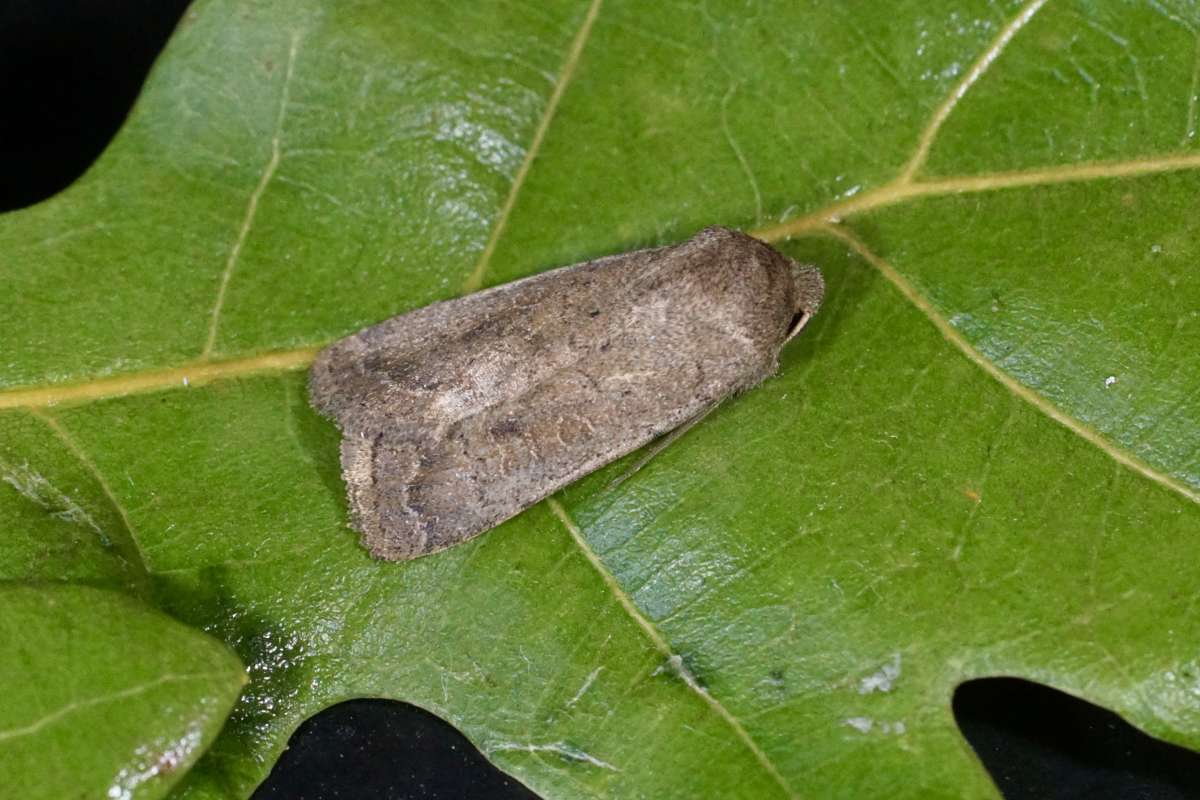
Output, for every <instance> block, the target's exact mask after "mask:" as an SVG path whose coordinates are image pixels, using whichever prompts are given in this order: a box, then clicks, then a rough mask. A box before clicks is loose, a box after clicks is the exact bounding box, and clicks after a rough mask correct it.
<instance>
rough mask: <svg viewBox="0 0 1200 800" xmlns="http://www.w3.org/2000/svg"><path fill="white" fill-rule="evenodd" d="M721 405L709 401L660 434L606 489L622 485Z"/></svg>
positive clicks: (610, 489)
mask: <svg viewBox="0 0 1200 800" xmlns="http://www.w3.org/2000/svg"><path fill="white" fill-rule="evenodd" d="M719 405H720V403H719V402H715V403H709V404H708V405H707V406H705V407H704V408H702V409H700V410H699V411H698V412H696V414H695V415H693V416H691V417H689V418H688V419H685V420H684V421H683V422H681V423H679V426H678V427H676V428H673V429H672V430H670V431H668V432H667V433H664V434H663V435H662V436H660V437H659V438H658V439H656V440H655V441H654V442H653V443H651V445H650V446H649V447H648V448H647V449H646V452H645V453H644V454H643V455H642V457H641V458H639V459H638V460H637V461H635V462H634V463H633V465H632V466H630V467H629V469H627V470H625V471H624V472H622V473H621V474H620V475H618V476H617V477H615V478H613V479H612V481H611V482H610V483H609V484H608V486H606V487H604V491H606V492H610V491H612V490H613V489H616V488H617V487H618V486H620V485H621V484H622V483H624V482H625V481H627V480H628V479H630V478H632V477H633V476H634V474H636V473H637V471H638V470H640V469H641V468H642V467H644V466H646V465H647V464H649V463H650V461H651V459H653V458H654V457H655V456H657V455H658V454H659V453H661V452H662V451H663V450H666V449H667V448H668V447H670V446H671V445H672V444H673V443H674V442H675V440H676V439H678V438H679V437H680V436H683V435H684V434H685V433H687V432H688V431H689V430H691V429H692V426H694V425H695V424H696V423H697V422H699V421H700V420H702V419H704V418H705V417H707V416H708V415H709V414H710V413H711V412H712V410H713V409H714V408H716V407H717V406H719Z"/></svg>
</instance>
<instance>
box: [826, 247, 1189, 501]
mask: <svg viewBox="0 0 1200 800" xmlns="http://www.w3.org/2000/svg"><path fill="white" fill-rule="evenodd" d="M818 230H819V232H820V233H824V234H826V235H828V236H831V237H833V238H835V239H839V240H841V241H842V242H844V243H845V244H847V245H849V247H850V248H851V249H852V250H854V252H856V253H858V255H859V256H861V257H862V258H863V260H865V261H866V262H867V263H869V264H870V265H871V266H873V267H875V269H876V270H878V271H879V273H880V274H881V275H882V276H883V277H884V278H886V279H887V280H888V281H889V282H890V283H891V284H892V285H893V286H895V287H896V288H897V289H898V290H899V291H900V293H901V294H902V295H904V297H905V298H906V299H908V301H909V302H911V303H912V304H913V305H914V306H916V308H917V310H918V311H920V312H921V313H922V314H924V315H925V317H927V318H928V319H929V321H930V322H932V323H933V326H934V327H935V328H937V329H938V332H939V333H941V334H942V336H943V337H944V338H945V339H946V341H948V342H949V343H950V344H952V345H954V346H955V347H956V348H958V350H959V351H961V352H962V353H963V355H965V356H966V357H967V358H968V359H970V360H971V361H973V362H975V364H976V365H977V366H979V367H980V368H981V369H982V370H983V371H984V372H986V373H987V374H988V375H990V376H992V377H993V378H995V379H996V380H997V381H999V382H1000V384H1001V385H1002V386H1004V388H1006V389H1008V390H1009V391H1010V392H1012V393H1013V394H1014V395H1016V396H1017V397H1019V398H1020V399H1022V400H1024V401H1025V402H1027V403H1029V404H1030V405H1032V406H1033V407H1034V408H1036V409H1038V410H1039V411H1041V412H1042V413H1043V414H1045V415H1046V416H1047V417H1049V418H1050V419H1052V420H1054V421H1055V422H1057V423H1059V424H1060V425H1062V426H1063V427H1065V428H1066V429H1067V430H1069V431H1071V432H1072V433H1074V434H1076V435H1077V436H1079V437H1080V438H1082V439H1083V440H1085V441H1087V442H1089V443H1090V444H1092V445H1093V446H1095V447H1097V448H1099V449H1100V450H1102V451H1103V452H1105V453H1107V454H1108V455H1109V457H1111V458H1112V459H1113V460H1114V461H1116V462H1117V463H1119V464H1121V465H1123V466H1125V467H1127V468H1128V469H1130V470H1132V471H1133V472H1136V473H1138V474H1140V475H1142V476H1143V477H1145V478H1148V479H1149V480H1151V481H1153V482H1155V483H1157V484H1159V485H1161V486H1163V487H1165V488H1167V489H1170V490H1171V491H1173V492H1176V493H1177V494H1180V495H1182V496H1183V497H1185V498H1187V499H1188V500H1191V501H1192V502H1193V503H1200V492H1198V491H1196V490H1195V489H1193V488H1191V487H1190V486H1187V485H1186V484H1184V483H1183V482H1181V481H1179V480H1177V479H1176V478H1173V477H1171V476H1170V475H1167V474H1166V473H1163V472H1160V471H1158V470H1156V469H1155V468H1154V467H1152V466H1150V465H1149V464H1147V463H1146V462H1145V461H1143V460H1142V459H1140V458H1138V457H1137V456H1135V455H1134V454H1133V453H1130V452H1129V451H1128V450H1125V449H1124V448H1122V447H1119V446H1117V445H1116V444H1114V443H1112V442H1110V441H1109V440H1108V439H1106V438H1104V437H1103V436H1102V435H1101V434H1100V433H1098V432H1097V431H1096V430H1094V429H1093V428H1091V427H1090V426H1089V425H1087V424H1085V423H1084V422H1082V421H1080V420H1078V419H1076V418H1075V417H1072V416H1071V415H1070V414H1067V413H1066V412H1065V411H1063V410H1062V409H1060V408H1059V407H1058V406H1056V405H1054V403H1052V402H1050V400H1048V399H1047V398H1045V397H1043V396H1042V395H1041V394H1039V393H1037V392H1036V391H1034V390H1033V389H1031V388H1029V387H1028V386H1026V385H1024V384H1023V383H1020V382H1019V381H1018V380H1017V379H1016V378H1014V377H1012V376H1011V375H1009V374H1008V373H1007V372H1005V371H1004V370H1002V369H1000V367H998V366H996V364H995V363H994V362H992V361H991V360H990V359H988V358H987V357H986V356H984V355H983V354H982V353H981V352H979V351H978V350H976V349H975V347H974V346H973V345H972V344H971V343H970V342H968V341H967V339H966V337H964V336H963V335H962V334H961V333H959V331H958V330H957V329H956V328H955V327H954V326H953V325H951V324H950V322H949V320H947V319H946V318H945V316H943V315H942V314H941V313H939V312H938V310H937V309H936V308H934V307H933V303H932V302H930V300H929V299H928V298H927V297H925V295H923V294H921V292H920V291H918V290H917V288H916V287H915V286H914V285H913V284H912V283H911V282H909V280H908V278H905V277H904V276H903V275H902V274H901V273H900V272H899V271H898V270H897V269H896V268H895V267H893V266H892V265H891V264H889V263H888V262H887V261H885V260H884V259H882V258H880V257H879V256H878V255H877V254H876V253H874V252H873V251H872V250H871V249H870V248H868V247H867V246H866V245H865V244H863V242H862V241H861V240H859V239H858V237H856V236H855V235H854V234H853V233H851V232H849V231H847V230H845V229H843V228H838V227H835V226H833V225H824V226H821V227H820V228H819V229H818Z"/></svg>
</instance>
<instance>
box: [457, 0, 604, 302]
mask: <svg viewBox="0 0 1200 800" xmlns="http://www.w3.org/2000/svg"><path fill="white" fill-rule="evenodd" d="M601 2H603V0H592V4H591V5H590V6H589V7H588V10H587V14H586V15H585V16H584V18H583V24H581V25H580V26H579V31H578V32H577V33H576V34H575V39H574V40H573V41H572V42H571V49H570V50H569V51H568V52H567V58H566V60H565V61H564V62H563V66H562V69H561V70H560V71H559V73H558V80H557V81H555V83H554V90H553V91H552V92H551V93H550V99H549V101H547V103H546V109H545V111H543V112H542V118H541V120H540V121H539V122H538V126H537V128H536V129H535V130H534V132H533V141H532V142H530V144H529V149H528V150H526V151H525V158H524V159H523V160H522V161H521V166H520V167H519V168H518V169H517V174H516V177H514V178H513V182H512V186H511V187H509V190H508V196H507V197H505V198H504V205H503V206H501V207H500V214H499V215H498V216H497V217H496V223H495V224H494V225H493V226H492V233H491V235H490V236H489V237H488V241H487V244H486V245H484V248H483V252H482V253H481V254H480V255H479V261H477V262H476V263H475V268H474V269H473V270H471V274H470V275H468V276H467V279H466V280H465V281H464V282H463V287H462V289H463V293H464V294H465V293H467V292H473V291H475V290H476V289H478V288H479V287H480V286H482V285H483V277H484V275H486V274H487V269H488V265H489V264H490V263H491V260H492V254H493V253H495V252H496V246H497V245H498V244H499V243H500V236H501V235H502V234H503V233H504V229H505V227H507V225H508V217H509V215H510V214H512V210H513V207H514V206H516V204H517V196H518V195H519V194H520V193H521V187H522V186H524V185H525V178H526V177H527V176H528V175H529V169H530V167H531V166H533V162H534V160H535V159H536V158H537V155H538V152H539V151H540V150H541V149H542V141H543V140H544V139H545V138H546V132H547V131H548V130H550V123H551V122H552V121H553V120H554V114H555V112H556V111H558V103H559V101H560V100H562V96H563V94H564V93H565V92H566V90H567V84H569V83H570V82H571V78H572V77H574V75H575V67H576V66H578V64H579V59H580V56H582V55H583V48H584V46H585V45H586V44H587V41H588V38H589V37H590V36H591V33H592V25H593V24H594V23H595V22H596V17H597V16H598V15H599V13H600V4H601Z"/></svg>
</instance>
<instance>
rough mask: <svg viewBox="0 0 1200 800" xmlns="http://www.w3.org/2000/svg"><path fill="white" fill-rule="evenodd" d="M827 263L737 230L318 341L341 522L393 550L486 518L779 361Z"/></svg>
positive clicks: (532, 499) (693, 411)
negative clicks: (341, 495)
mask: <svg viewBox="0 0 1200 800" xmlns="http://www.w3.org/2000/svg"><path fill="white" fill-rule="evenodd" d="M824 293H825V285H824V282H823V281H822V278H821V273H820V272H819V271H818V270H817V269H816V268H815V267H811V266H802V265H800V264H798V263H796V262H795V261H793V260H792V259H790V258H788V257H787V256H784V255H783V254H781V253H779V252H778V251H776V250H774V249H773V248H771V247H770V246H768V245H766V244H764V243H763V242H760V241H758V240H757V239H754V238H752V237H750V236H747V235H746V234H744V233H740V232H738V231H734V230H730V229H728V228H722V227H715V226H714V227H709V228H705V229H704V230H702V231H700V232H699V233H698V234H696V235H695V236H694V237H692V238H691V239H689V240H688V241H686V242H683V243H681V244H677V245H672V246H668V247H656V248H652V249H648V250H637V251H634V252H629V253H622V254H620V255H613V256H608V257H605V258H598V259H595V260H594V261H585V262H583V263H580V264H573V265H571V266H566V267H561V268H559V269H555V270H551V271H549V272H544V273H541V274H538V275H534V276H533V277H529V278H525V279H523V280H518V281H514V282H512V283H509V284H505V285H503V286H497V287H495V288H492V289H488V290H486V291H482V292H478V293H476V294H472V295H468V296H466V297H463V298H460V299H456V300H448V301H445V302H440V303H434V304H433V305H430V306H426V307H425V308H421V309H417V310H415V311H411V312H409V313H407V314H402V315H400V316H398V317H393V318H392V319H389V320H387V321H385V322H381V323H379V324H378V325H374V326H372V327H369V328H366V329H364V330H362V331H359V332H358V333H355V334H353V335H351V336H348V337H346V338H345V339H342V340H340V341H338V342H336V343H334V344H332V345H330V346H329V347H328V348H326V349H325V350H323V351H322V352H321V353H320V355H319V356H318V357H317V359H316V361H315V363H314V364H313V367H312V371H311V373H310V378H309V391H310V396H311V399H312V404H313V406H314V407H315V408H316V409H317V410H318V411H319V412H320V413H322V414H323V415H325V416H327V417H330V418H331V419H333V420H334V421H335V422H336V424H337V425H338V427H339V428H340V429H341V431H342V443H341V462H342V471H343V472H342V474H343V477H344V478H345V482H346V489H347V496H348V502H349V509H350V521H351V524H352V526H353V527H354V528H355V529H357V530H358V531H359V532H360V533H361V534H362V538H363V541H364V544H365V545H366V547H367V548H368V549H369V550H370V552H371V553H372V554H374V555H375V556H377V557H379V558H384V559H388V560H403V559H410V558H416V557H418V556H423V555H427V554H429V553H435V552H437V551H439V550H443V549H445V548H447V547H451V546H453V545H455V544H458V543H460V542H464V541H467V540H468V539H471V538H473V537H475V536H478V535H479V534H481V533H483V532H485V531H487V530H488V529H490V528H492V527H494V526H495V525H497V524H499V523H500V522H503V521H504V520H506V519H508V518H510V517H512V516H514V515H515V514H517V513H518V512H520V511H521V510H523V509H525V508H528V507H529V506H531V505H533V504H534V503H536V502H538V501H539V500H542V499H543V498H545V497H547V496H548V495H550V494H552V493H554V492H555V491H557V490H558V489H561V488H562V487H564V486H566V485H567V484H569V483H571V482H572V481H574V480H576V479H577V478H580V477H581V476H583V475H586V474H587V473H589V472H591V471H593V470H595V469H597V468H598V467H601V466H603V465H604V464H607V463H608V462H610V461H613V460H614V459H617V458H619V457H621V456H623V455H626V454H627V453H630V452H632V451H634V450H636V449H637V448H639V447H641V446H642V445H645V444H647V443H648V442H650V441H652V440H654V439H655V438H657V437H659V436H662V435H663V434H666V433H668V432H670V431H672V430H674V429H676V428H679V427H680V426H683V425H686V424H688V423H689V422H691V421H694V420H696V419H698V418H700V417H702V416H703V415H704V414H706V413H707V412H708V411H709V410H711V409H712V408H713V407H715V406H716V405H717V404H719V403H720V402H721V401H723V400H725V399H726V398H728V397H730V396H732V395H735V394H737V393H739V392H743V391H745V390H747V389H749V388H751V387H753V386H755V385H756V384H758V383H759V382H761V381H762V380H763V379H764V378H766V377H768V376H770V375H772V374H774V373H775V371H776V370H777V369H778V364H779V362H778V355H779V351H780V349H781V348H782V347H783V345H784V343H786V342H787V341H788V340H789V339H790V338H791V337H792V336H794V335H796V333H798V332H799V331H800V329H801V328H803V327H804V325H805V324H806V323H807V322H808V320H809V319H810V318H811V317H812V315H813V314H815V313H816V312H817V309H818V308H819V307H820V305H821V300H822V297H823V296H824Z"/></svg>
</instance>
